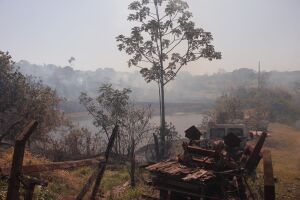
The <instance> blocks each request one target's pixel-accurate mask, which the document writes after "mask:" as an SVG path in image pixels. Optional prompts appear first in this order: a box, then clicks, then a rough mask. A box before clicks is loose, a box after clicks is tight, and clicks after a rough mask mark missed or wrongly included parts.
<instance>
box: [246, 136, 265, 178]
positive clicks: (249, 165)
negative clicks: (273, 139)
mask: <svg viewBox="0 0 300 200" xmlns="http://www.w3.org/2000/svg"><path fill="white" fill-rule="evenodd" d="M266 137H267V133H266V132H263V133H262V134H261V136H260V138H259V140H258V141H257V143H256V145H255V147H254V149H253V152H252V153H251V155H250V157H249V159H248V160H247V162H246V165H245V168H246V169H247V171H248V173H251V172H253V171H254V170H255V169H256V167H257V165H258V163H259V161H260V159H261V156H260V151H261V149H262V147H263V145H264V142H265V140H266Z"/></svg>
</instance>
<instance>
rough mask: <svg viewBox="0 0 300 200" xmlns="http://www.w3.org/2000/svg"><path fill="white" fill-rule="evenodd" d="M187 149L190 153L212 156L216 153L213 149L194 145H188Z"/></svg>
mask: <svg viewBox="0 0 300 200" xmlns="http://www.w3.org/2000/svg"><path fill="white" fill-rule="evenodd" d="M187 151H188V152H189V153H191V154H198V155H201V156H209V157H214V156H215V155H216V151H214V150H209V149H203V148H200V147H195V146H188V147H187Z"/></svg>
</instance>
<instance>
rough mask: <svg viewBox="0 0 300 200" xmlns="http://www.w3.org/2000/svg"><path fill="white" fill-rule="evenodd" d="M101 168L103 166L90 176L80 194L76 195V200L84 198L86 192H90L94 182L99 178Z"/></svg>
mask: <svg viewBox="0 0 300 200" xmlns="http://www.w3.org/2000/svg"><path fill="white" fill-rule="evenodd" d="M100 170H101V168H97V169H96V170H95V171H94V172H93V174H92V175H91V176H90V177H89V179H88V180H87V182H86V183H85V184H84V185H83V187H82V188H81V190H80V192H79V194H78V195H77V197H76V200H82V199H83V198H84V196H85V194H86V193H87V192H88V190H89V189H90V187H91V186H92V184H93V183H94V181H95V179H96V178H97V175H98V174H99V172H100Z"/></svg>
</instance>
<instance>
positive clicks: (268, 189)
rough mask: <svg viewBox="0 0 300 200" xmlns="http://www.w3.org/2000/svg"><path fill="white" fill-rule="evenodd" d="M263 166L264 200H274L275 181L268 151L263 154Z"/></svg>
mask: <svg viewBox="0 0 300 200" xmlns="http://www.w3.org/2000/svg"><path fill="white" fill-rule="evenodd" d="M263 165H264V199H265V200H275V181H274V174H273V165H272V158H271V152H270V150H265V151H264V152H263Z"/></svg>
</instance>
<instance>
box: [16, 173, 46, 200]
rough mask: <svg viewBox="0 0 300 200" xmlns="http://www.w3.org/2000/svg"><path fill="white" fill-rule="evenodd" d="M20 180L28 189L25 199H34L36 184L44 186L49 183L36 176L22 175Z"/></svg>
mask: <svg viewBox="0 0 300 200" xmlns="http://www.w3.org/2000/svg"><path fill="white" fill-rule="evenodd" d="M20 181H21V182H22V184H23V186H24V188H25V190H26V191H25V196H24V200H32V199H33V193H34V188H35V186H36V185H42V186H44V187H46V186H47V185H48V183H47V182H45V181H43V180H40V179H37V178H34V177H26V176H22V177H20Z"/></svg>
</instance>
